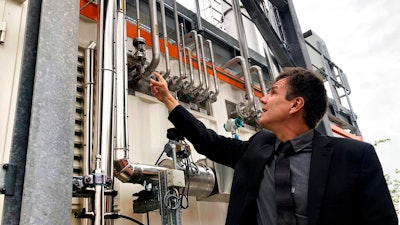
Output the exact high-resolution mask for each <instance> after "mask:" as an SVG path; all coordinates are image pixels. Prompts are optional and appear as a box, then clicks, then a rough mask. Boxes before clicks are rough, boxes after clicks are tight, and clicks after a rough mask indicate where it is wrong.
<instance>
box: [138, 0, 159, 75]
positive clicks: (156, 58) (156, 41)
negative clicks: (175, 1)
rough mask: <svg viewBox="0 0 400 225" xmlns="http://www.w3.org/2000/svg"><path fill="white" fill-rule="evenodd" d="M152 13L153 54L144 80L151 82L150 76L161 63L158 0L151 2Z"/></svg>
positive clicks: (151, 0) (150, 0)
mask: <svg viewBox="0 0 400 225" xmlns="http://www.w3.org/2000/svg"><path fill="white" fill-rule="evenodd" d="M149 11H150V29H151V43H152V48H151V50H152V51H151V53H152V59H151V61H150V64H149V65H148V66H146V68H145V71H144V73H143V74H142V78H143V79H144V80H146V81H149V80H150V74H151V73H152V72H154V70H155V69H156V68H157V66H158V63H159V62H160V39H159V38H158V20H157V4H156V0H149Z"/></svg>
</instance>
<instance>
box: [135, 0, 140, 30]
mask: <svg viewBox="0 0 400 225" xmlns="http://www.w3.org/2000/svg"><path fill="white" fill-rule="evenodd" d="M139 2H140V0H136V25H137V37H140V8H139Z"/></svg>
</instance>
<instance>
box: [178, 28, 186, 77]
mask: <svg viewBox="0 0 400 225" xmlns="http://www.w3.org/2000/svg"><path fill="white" fill-rule="evenodd" d="M179 28H180V29H181V35H182V46H181V47H182V49H183V50H184V51H183V58H182V62H183V66H184V68H183V71H184V73H183V75H184V79H185V78H187V63H186V57H187V55H186V51H185V49H186V44H185V35H184V28H183V23H181V24H179ZM178 60H181V59H178Z"/></svg>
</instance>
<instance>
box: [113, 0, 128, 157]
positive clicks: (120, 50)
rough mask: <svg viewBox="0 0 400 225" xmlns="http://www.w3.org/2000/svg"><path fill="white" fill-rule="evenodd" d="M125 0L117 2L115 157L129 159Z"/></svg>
mask: <svg viewBox="0 0 400 225" xmlns="http://www.w3.org/2000/svg"><path fill="white" fill-rule="evenodd" d="M125 4H126V2H125V0H118V1H117V14H116V20H117V21H116V31H115V90H114V100H115V110H114V113H115V116H114V130H113V131H114V157H116V158H126V157H128V154H127V152H128V143H127V140H128V136H127V134H128V133H127V131H128V128H127V117H128V115H127V111H126V110H127V99H126V98H127V97H128V93H127V84H126V82H127V80H128V73H127V69H126V67H127V54H126V53H127V51H126V20H125V14H126V9H125Z"/></svg>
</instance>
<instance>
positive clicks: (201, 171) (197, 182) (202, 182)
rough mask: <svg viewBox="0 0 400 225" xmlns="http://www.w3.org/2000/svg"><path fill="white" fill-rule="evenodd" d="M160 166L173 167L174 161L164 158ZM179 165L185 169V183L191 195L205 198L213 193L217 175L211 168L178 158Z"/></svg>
mask: <svg viewBox="0 0 400 225" xmlns="http://www.w3.org/2000/svg"><path fill="white" fill-rule="evenodd" d="M159 166H162V167H166V168H170V169H172V168H173V161H172V160H171V159H164V160H162V161H161V162H160V164H159ZM177 167H178V169H179V170H183V171H185V184H186V188H187V190H189V196H195V197H198V198H205V197H208V196H209V195H210V194H211V192H212V191H213V189H214V185H215V175H214V172H213V171H212V169H211V168H209V167H206V166H203V165H199V164H195V163H190V164H189V165H187V164H185V163H183V162H182V161H181V160H178V163H177ZM185 192H186V191H185Z"/></svg>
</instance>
